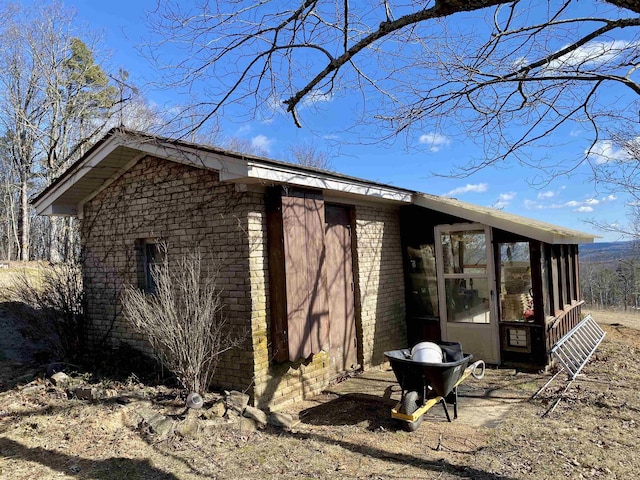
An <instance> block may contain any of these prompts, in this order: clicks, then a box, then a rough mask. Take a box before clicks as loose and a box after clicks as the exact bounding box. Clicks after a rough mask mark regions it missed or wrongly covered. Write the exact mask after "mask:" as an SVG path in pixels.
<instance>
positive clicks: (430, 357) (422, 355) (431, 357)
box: [411, 342, 442, 363]
mask: <svg viewBox="0 0 640 480" xmlns="http://www.w3.org/2000/svg"><path fill="white" fill-rule="evenodd" d="M411 360H413V361H414V362H422V363H442V349H441V348H440V346H439V345H436V344H435V343H433V342H420V343H418V344H417V345H416V346H415V347H413V348H412V349H411Z"/></svg>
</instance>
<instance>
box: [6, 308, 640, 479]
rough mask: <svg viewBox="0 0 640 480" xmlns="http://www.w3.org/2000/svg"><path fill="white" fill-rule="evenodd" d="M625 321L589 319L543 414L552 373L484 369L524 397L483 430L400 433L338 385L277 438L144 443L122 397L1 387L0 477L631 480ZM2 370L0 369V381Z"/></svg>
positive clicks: (631, 410)
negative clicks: (590, 328) (585, 349)
mask: <svg viewBox="0 0 640 480" xmlns="http://www.w3.org/2000/svg"><path fill="white" fill-rule="evenodd" d="M636 317H637V315H633V314H626V315H621V314H617V317H615V318H614V317H612V318H608V317H607V318H605V317H604V316H603V315H602V314H601V313H597V315H596V318H597V319H598V320H601V321H603V323H607V324H609V325H607V326H606V327H605V328H606V329H607V332H608V333H607V338H606V340H605V342H604V343H603V344H602V346H601V347H600V349H599V351H598V353H597V355H596V357H595V359H594V360H592V361H591V362H590V363H589V364H588V366H587V367H586V369H585V374H586V375H585V377H584V378H581V379H580V380H578V381H576V382H574V384H573V386H572V388H571V389H570V390H569V392H568V396H567V398H566V399H564V400H563V401H562V402H561V403H560V405H559V406H558V408H557V409H556V411H555V413H554V414H553V415H552V416H550V417H548V418H541V414H542V413H543V412H544V411H545V410H546V408H547V406H548V404H549V402H550V401H551V400H552V398H553V394H554V393H555V392H556V391H558V390H560V389H561V388H562V387H563V385H562V381H558V384H552V387H551V389H550V390H549V391H547V392H545V393H544V395H543V396H542V398H540V399H536V400H535V401H528V400H526V398H528V396H530V394H531V393H533V391H534V390H535V388H536V387H537V386H538V385H540V384H541V383H542V382H543V380H544V378H543V376H540V375H525V374H518V375H514V374H513V371H508V370H491V371H489V372H488V375H487V377H486V378H485V380H483V381H482V382H477V383H474V384H473V386H474V388H477V389H480V388H482V389H484V391H486V392H489V391H491V392H502V393H503V394H505V393H509V394H510V395H511V394H512V395H513V396H515V397H517V398H524V400H521V401H519V403H517V404H515V406H513V407H512V409H511V410H510V411H509V413H508V414H507V416H506V417H505V419H504V421H503V422H502V423H501V424H500V425H499V426H498V427H496V428H483V427H481V428H478V427H477V426H474V425H473V424H470V423H468V422H466V421H465V418H469V417H472V416H473V415H474V412H472V411H470V409H467V410H465V411H464V416H463V415H461V419H459V420H458V421H455V422H453V423H447V422H445V421H443V420H442V415H441V413H438V412H434V414H433V415H431V414H430V418H429V419H428V420H426V421H425V422H424V423H423V425H422V426H421V427H420V429H419V430H418V431H417V432H415V433H407V432H404V431H403V430H401V429H399V428H398V426H397V425H396V424H395V423H394V422H393V421H392V420H391V419H390V418H389V404H388V402H385V401H384V400H383V399H382V398H381V396H380V395H374V394H373V393H366V392H365V393H362V392H361V393H360V394H356V393H348V391H349V388H350V386H352V385H354V383H355V382H353V381H351V384H350V381H347V382H345V383H344V384H343V387H344V388H343V389H342V392H343V394H342V395H337V394H327V395H323V396H321V397H319V398H317V399H315V400H314V401H312V402H306V403H305V404H301V405H297V406H295V408H293V407H292V413H299V414H300V417H301V419H302V421H301V422H300V423H299V424H298V425H296V426H295V427H294V429H293V431H291V432H285V431H282V430H279V429H276V428H271V427H268V428H267V429H265V430H262V431H258V432H251V431H243V430H241V429H240V427H239V426H237V425H235V424H234V425H226V426H221V427H218V428H212V429H208V430H206V431H204V432H203V433H202V434H201V435H200V437H199V438H198V439H197V440H195V439H184V438H180V437H169V439H167V440H163V441H158V440H157V439H154V438H149V437H147V436H145V435H144V434H143V433H142V432H140V431H139V430H138V429H137V428H136V425H135V423H136V422H135V420H133V415H132V413H133V412H134V411H135V409H136V408H137V407H135V406H132V405H135V404H129V405H124V406H123V405H120V404H118V403H117V402H110V401H104V402H101V403H94V404H90V403H87V402H82V401H78V400H67V399H66V398H61V396H60V393H59V391H57V390H55V389H49V390H48V391H47V389H46V387H45V386H43V387H41V388H39V389H33V390H32V391H31V392H30V393H28V392H25V391H20V390H17V389H9V390H6V391H4V392H2V393H0V469H1V470H2V474H0V478H12V479H22V478H24V479H30V480H31V479H33V478H43V479H48V478H82V479H89V478H92V479H93V478H97V479H118V480H121V479H125V478H126V479H205V478H207V479H208V478H370V479H376V478H384V479H387V478H402V479H410V478H440V479H458V478H474V479H482V478H486V479H489V478H499V479H511V478H514V479H520V478H522V479H525V478H541V479H546V478H565V477H567V478H636V475H637V472H638V471H640V456H638V455H637V454H636V450H637V445H636V444H637V439H638V424H639V423H640V413H639V412H640V399H639V396H638V395H637V392H636V389H637V385H639V381H640V366H639V365H638V362H637V361H636V357H637V356H638V353H639V349H640V337H639V336H638V334H639V333H640V332H639V331H638V330H636V329H633V328H630V327H627V326H624V325H627V324H628V325H636V322H637V321H638V319H637V318H636ZM610 324H619V325H618V326H612V325H610ZM11 372H12V371H11V370H8V369H6V368H4V369H0V375H5V377H6V376H7V375H10V374H11ZM515 380H517V382H516V381H515ZM379 383H380V382H379ZM554 385H555V386H554ZM112 387H114V388H116V387H118V388H126V389H128V390H129V391H130V393H132V394H135V395H138V396H139V397H145V398H148V399H149V400H151V401H153V402H154V403H153V408H155V409H157V410H158V411H163V412H165V413H171V412H175V408H176V405H177V404H178V403H179V402H173V401H172V400H171V398H170V397H168V396H167V392H166V391H162V390H157V389H150V388H146V387H144V386H142V385H123V386H118V385H112ZM34 390H35V391H34ZM167 398H169V400H167ZM296 409H297V410H300V409H302V410H301V411H295V410H296ZM461 413H463V412H461Z"/></svg>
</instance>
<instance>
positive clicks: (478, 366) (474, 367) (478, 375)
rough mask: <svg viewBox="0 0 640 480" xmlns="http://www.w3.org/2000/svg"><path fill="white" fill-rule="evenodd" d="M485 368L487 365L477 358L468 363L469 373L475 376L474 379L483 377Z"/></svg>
mask: <svg viewBox="0 0 640 480" xmlns="http://www.w3.org/2000/svg"><path fill="white" fill-rule="evenodd" d="M486 368H487V367H486V365H485V364H484V360H478V361H477V362H473V363H472V364H471V365H469V369H470V370H471V375H473V378H475V379H476V380H480V379H481V378H483V377H484V371H485V370H486ZM476 370H480V372H477V371H476Z"/></svg>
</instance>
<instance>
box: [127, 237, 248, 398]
mask: <svg viewBox="0 0 640 480" xmlns="http://www.w3.org/2000/svg"><path fill="white" fill-rule="evenodd" d="M163 257H164V259H163V261H162V263H160V264H158V265H157V267H156V269H155V270H154V271H153V272H152V276H153V279H154V285H155V288H154V291H153V292H144V291H142V290H140V289H138V288H136V287H133V286H131V287H129V288H127V289H126V290H125V292H124V294H123V297H122V305H123V309H124V314H125V316H126V317H127V318H128V320H129V321H130V322H131V324H132V325H133V326H134V328H136V329H137V330H138V331H139V332H140V333H142V334H143V336H144V337H145V338H146V339H147V340H148V341H149V343H150V344H151V347H152V348H153V349H154V351H155V352H156V353H157V354H158V355H159V357H160V359H161V360H162V361H163V362H164V364H165V365H166V366H167V367H168V368H169V369H170V370H171V371H172V372H173V373H174V374H175V375H176V377H177V379H178V381H179V382H180V383H181V384H182V385H183V386H184V388H185V389H186V390H187V391H189V392H196V393H203V392H205V391H206V390H207V388H208V387H209V385H210V383H211V380H212V378H213V375H214V373H215V370H216V366H217V364H218V358H219V356H220V355H221V354H222V353H223V352H225V351H227V350H229V349H230V348H233V347H234V346H236V345H238V343H239V340H238V339H234V338H233V337H231V336H230V334H229V332H228V330H227V326H226V318H225V315H224V312H223V307H224V306H223V305H222V302H221V300H220V289H219V287H218V286H217V284H216V281H217V278H218V277H217V275H218V274H217V273H216V272H215V271H206V269H205V268H204V264H203V256H202V254H201V253H200V252H199V251H197V250H196V251H193V252H190V253H188V254H186V255H184V256H182V257H179V258H177V259H175V260H174V259H171V260H170V259H169V256H168V255H166V248H165V254H164V255H163Z"/></svg>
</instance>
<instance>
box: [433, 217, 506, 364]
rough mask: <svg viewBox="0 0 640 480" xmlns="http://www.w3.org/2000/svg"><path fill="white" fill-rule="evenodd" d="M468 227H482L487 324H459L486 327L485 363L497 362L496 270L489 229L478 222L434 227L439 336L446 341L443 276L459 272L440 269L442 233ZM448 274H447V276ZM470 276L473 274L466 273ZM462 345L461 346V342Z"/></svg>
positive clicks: (498, 352) (475, 328)
mask: <svg viewBox="0 0 640 480" xmlns="http://www.w3.org/2000/svg"><path fill="white" fill-rule="evenodd" d="M468 230H483V231H484V233H485V242H486V255H487V258H486V262H487V273H486V278H487V283H488V284H489V325H488V326H487V324H474V323H461V324H460V325H461V326H464V327H466V328H468V329H469V330H481V329H489V330H490V335H491V349H492V351H493V358H491V359H486V361H487V363H494V362H495V364H497V365H499V364H500V360H501V358H500V325H499V319H498V304H497V300H498V295H497V291H496V285H497V284H496V270H495V261H494V253H493V229H492V228H491V227H489V226H487V225H483V224H481V223H456V224H449V225H436V226H435V227H434V236H435V246H436V276H437V281H438V310H439V314H440V332H441V337H442V340H444V341H449V340H450V339H449V331H448V319H447V298H446V289H445V279H446V278H456V275H459V274H445V273H444V256H443V252H442V237H441V235H442V234H443V233H450V232H462V231H468ZM449 275H451V276H449ZM475 276H476V277H477V278H485V275H475ZM470 278H473V275H471V276H470ZM463 347H464V346H463Z"/></svg>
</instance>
